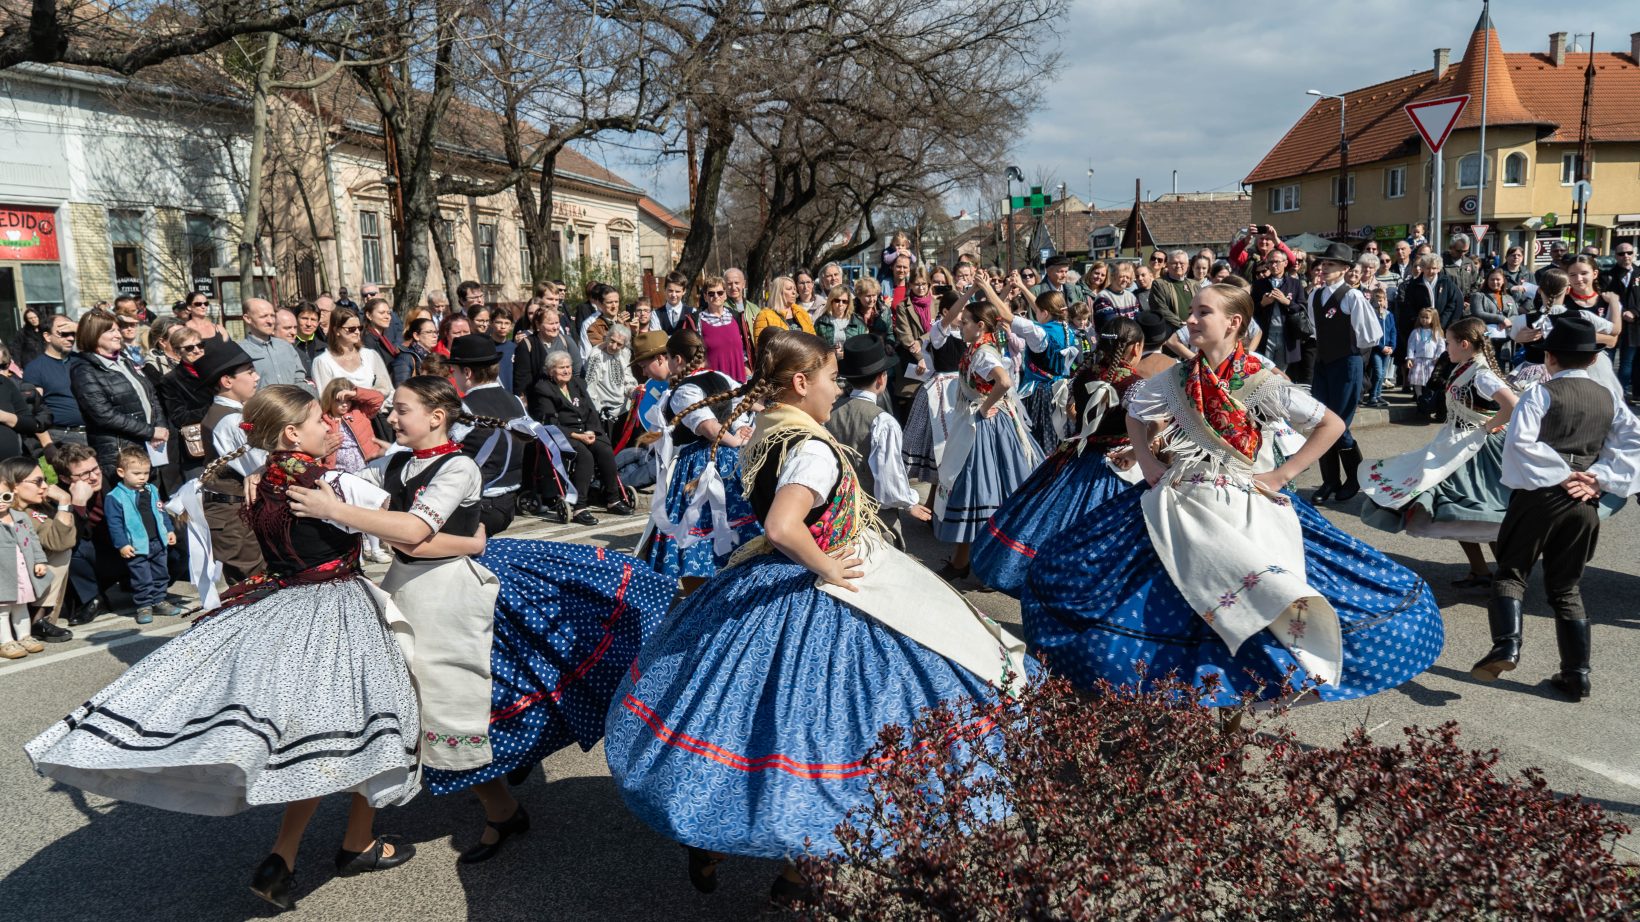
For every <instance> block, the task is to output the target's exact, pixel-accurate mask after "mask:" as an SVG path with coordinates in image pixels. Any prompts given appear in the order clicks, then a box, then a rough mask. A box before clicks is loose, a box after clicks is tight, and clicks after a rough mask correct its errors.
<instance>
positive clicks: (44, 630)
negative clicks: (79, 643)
mask: <svg viewBox="0 0 1640 922" xmlns="http://www.w3.org/2000/svg"><path fill="white" fill-rule="evenodd" d="M34 639H35V640H39V641H42V642H44V643H67V642H69V641H70V640H73V639H74V632H73V631H71V630H69V629H67V628H65V627H61V626H59V625H55V624H52V623H51V622H50V621H36V622H34Z"/></svg>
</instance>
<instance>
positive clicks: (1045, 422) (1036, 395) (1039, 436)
mask: <svg viewBox="0 0 1640 922" xmlns="http://www.w3.org/2000/svg"><path fill="white" fill-rule="evenodd" d="M1053 384H1054V382H1053V380H1052V379H1049V380H1044V381H1037V382H1036V383H1035V386H1034V387H1033V388H1032V389H1031V392H1030V393H1029V394H1026V395H1025V396H1024V397H1023V398H1022V400H1023V402H1024V404H1025V413H1026V415H1027V416H1029V417H1030V418H1031V426H1030V432H1031V438H1033V439H1036V444H1038V445H1040V446H1042V450H1043V451H1045V452H1048V453H1050V454H1051V453H1052V452H1053V450H1054V449H1056V448H1058V447H1059V443H1060V442H1063V441H1065V433H1064V432H1055V431H1054V427H1053ZM1066 425H1067V426H1069V423H1068V422H1067V423H1066Z"/></svg>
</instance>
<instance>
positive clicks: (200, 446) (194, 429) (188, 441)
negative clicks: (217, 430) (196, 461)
mask: <svg viewBox="0 0 1640 922" xmlns="http://www.w3.org/2000/svg"><path fill="white" fill-rule="evenodd" d="M181 432H182V448H183V450H184V451H186V452H187V453H188V457H190V458H203V457H205V432H204V427H203V425H202V424H201V423H194V424H193V425H191V426H183V427H182V429H181Z"/></svg>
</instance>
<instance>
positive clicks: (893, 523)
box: [826, 335, 934, 550]
mask: <svg viewBox="0 0 1640 922" xmlns="http://www.w3.org/2000/svg"><path fill="white" fill-rule="evenodd" d="M893 365H894V357H893V356H892V355H890V354H889V352H888V350H887V349H885V348H883V344H882V342H881V341H879V340H878V339H877V337H875V336H871V335H861V336H851V337H849V338H848V339H847V340H845V341H844V342H843V355H842V358H840V359H838V360H837V376H838V377H840V378H842V379H843V380H844V381H847V382H848V387H849V389H848V392H847V393H845V394H844V395H843V396H842V397H841V398H839V399H838V401H837V403H836V404H835V405H833V406H832V409H831V418H830V419H828V420H826V429H827V431H829V432H830V433H831V434H832V435H833V436H835V437H836V439H837V441H839V442H841V443H842V444H843V445H845V446H847V447H848V448H850V449H853V451H854V453H855V454H856V455H858V456H859V461H858V462H856V463H855V465H854V472H855V474H856V475H858V476H859V478H860V487H861V489H863V490H865V491H866V492H867V493H869V494H870V495H871V496H872V498H873V499H875V500H877V505H878V507H879V512H878V517H879V518H880V519H882V522H883V526H884V527H885V528H886V529H888V533H889V536H890V537H891V538H892V539H893V541H894V546H895V547H898V548H900V549H902V550H903V549H904V548H905V536H904V535H903V534H902V533H901V531H900V510H901V509H904V510H906V512H907V513H909V514H910V515H911V517H912V518H914V519H916V520H917V521H919V522H926V521H928V520H929V519H931V518H933V515H934V514H933V511H932V510H930V509H929V508H928V507H927V506H925V505H923V504H922V501H921V497H919V496H918V495H917V491H915V490H913V489H912V488H911V480H910V478H908V477H907V476H906V471H905V461H904V460H903V457H902V455H901V453H900V452H901V447H902V445H903V444H904V441H905V434H904V433H903V432H902V431H901V429H900V424H899V422H898V421H897V420H896V419H895V418H894V414H893V413H889V412H886V411H884V410H883V407H882V403H881V402H880V399H879V398H880V397H881V395H882V393H883V391H884V390H886V389H887V388H888V371H889V369H890V368H892V367H893Z"/></svg>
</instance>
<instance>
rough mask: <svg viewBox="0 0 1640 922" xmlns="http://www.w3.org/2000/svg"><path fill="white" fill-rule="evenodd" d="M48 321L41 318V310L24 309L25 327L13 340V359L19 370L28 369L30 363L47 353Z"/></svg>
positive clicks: (34, 308) (33, 308)
mask: <svg viewBox="0 0 1640 922" xmlns="http://www.w3.org/2000/svg"><path fill="white" fill-rule="evenodd" d="M46 319H47V318H45V317H42V316H40V309H39V308H36V307H25V308H23V327H22V329H20V330H18V331H17V335H16V336H13V337H12V338H11V358H12V361H14V362H16V363H17V367H18V368H27V367H28V363H30V362H32V361H34V360H35V359H36V358H39V357H40V354H41V353H42V352H45V351H46V334H45V328H44V326H43V324H44V323H45V321H46Z"/></svg>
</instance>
